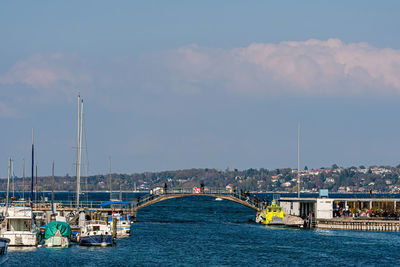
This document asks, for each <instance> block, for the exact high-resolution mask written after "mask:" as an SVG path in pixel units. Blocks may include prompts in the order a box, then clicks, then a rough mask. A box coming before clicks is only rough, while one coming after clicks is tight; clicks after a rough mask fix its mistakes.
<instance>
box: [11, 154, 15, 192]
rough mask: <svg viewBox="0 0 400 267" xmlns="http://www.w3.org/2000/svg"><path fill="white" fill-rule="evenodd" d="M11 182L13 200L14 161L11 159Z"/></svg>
mask: <svg viewBox="0 0 400 267" xmlns="http://www.w3.org/2000/svg"><path fill="white" fill-rule="evenodd" d="M10 163H11V179H12V180H11V182H12V191H13V194H12V196H13V198H14V197H15V176H14V161H13V160H12V159H11V161H10Z"/></svg>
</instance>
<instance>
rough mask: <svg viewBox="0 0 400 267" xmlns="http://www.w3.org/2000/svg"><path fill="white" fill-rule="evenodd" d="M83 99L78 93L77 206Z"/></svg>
mask: <svg viewBox="0 0 400 267" xmlns="http://www.w3.org/2000/svg"><path fill="white" fill-rule="evenodd" d="M82 113H83V101H81V96H80V95H78V142H77V153H76V206H77V207H79V194H80V192H81V134H82V130H81V127H82Z"/></svg>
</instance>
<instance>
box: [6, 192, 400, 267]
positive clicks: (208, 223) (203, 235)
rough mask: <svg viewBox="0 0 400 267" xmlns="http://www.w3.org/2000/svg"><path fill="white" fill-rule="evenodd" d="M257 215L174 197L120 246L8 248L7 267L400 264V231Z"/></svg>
mask: <svg viewBox="0 0 400 267" xmlns="http://www.w3.org/2000/svg"><path fill="white" fill-rule="evenodd" d="M99 198H103V195H99ZM104 199H107V194H104ZM251 219H254V211H253V210H251V209H248V208H246V207H243V206H241V205H239V204H236V203H233V202H229V201H226V200H223V201H215V200H214V199H213V198H207V197H200V196H198V197H187V198H179V199H171V200H167V201H164V202H160V203H157V204H154V205H152V206H149V207H146V208H143V209H141V210H139V211H138V217H137V223H135V224H134V225H133V226H132V236H131V237H130V238H124V239H118V240H117V246H115V247H108V248H96V247H93V248H92V247H80V246H72V247H70V248H66V249H54V248H52V249H51V248H33V249H30V250H20V249H10V250H9V261H8V265H9V266H34V265H39V266H118V265H126V266H133V265H135V266H163V265H167V266H187V265H192V266H249V265H253V266H267V265H268V266H288V265H290V266H306V265H307V266H321V265H324V266H338V265H345V266H396V265H399V266H400V242H399V241H400V233H391V232H357V231H334V230H329V231H328V230H299V229H289V228H282V227H265V226H263V225H258V224H255V223H251V222H249V220H251Z"/></svg>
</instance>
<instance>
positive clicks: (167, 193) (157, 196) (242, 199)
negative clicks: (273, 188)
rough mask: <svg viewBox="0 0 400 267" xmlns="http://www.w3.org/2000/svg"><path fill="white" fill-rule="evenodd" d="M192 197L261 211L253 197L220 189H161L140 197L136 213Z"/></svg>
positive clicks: (259, 205) (258, 203)
mask: <svg viewBox="0 0 400 267" xmlns="http://www.w3.org/2000/svg"><path fill="white" fill-rule="evenodd" d="M191 196H206V197H212V198H221V199H225V200H228V201H233V202H235V203H238V204H241V205H243V206H246V207H248V208H251V209H253V210H255V211H257V212H260V211H261V206H262V205H261V202H257V201H255V200H253V199H252V198H251V197H246V196H245V195H243V194H240V193H237V192H230V191H226V190H220V189H208V188H205V189H202V190H200V188H198V189H197V190H196V189H193V188H190V189H180V190H164V189H160V190H157V191H154V193H153V194H147V195H144V196H140V197H139V198H138V200H137V202H136V203H135V205H134V208H133V210H134V213H135V214H136V211H137V210H139V209H141V208H144V207H147V206H150V205H153V204H155V203H158V202H161V201H165V200H168V199H173V198H181V197H191Z"/></svg>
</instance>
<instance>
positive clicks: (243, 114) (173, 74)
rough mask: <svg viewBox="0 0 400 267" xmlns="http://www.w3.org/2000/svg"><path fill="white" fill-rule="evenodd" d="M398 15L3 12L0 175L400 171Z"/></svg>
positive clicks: (138, 7) (1, 8) (179, 9)
mask: <svg viewBox="0 0 400 267" xmlns="http://www.w3.org/2000/svg"><path fill="white" fill-rule="evenodd" d="M398 10H400V2H399V1H384V2H379V1H365V0H364V1H335V2H332V1H224V0H221V1H207V0H205V1H117V2H115V1H99V0H96V1H7V0H6V1H2V2H1V4H0V125H1V130H0V177H6V176H7V168H8V167H7V166H8V158H10V157H11V158H12V159H13V160H14V169H15V171H14V172H15V174H16V175H18V176H21V175H22V162H23V160H25V165H26V174H27V175H28V174H29V169H30V167H29V166H30V162H31V159H30V149H31V131H32V130H31V129H32V128H34V129H35V148H36V152H35V155H36V160H35V161H36V163H37V164H38V174H39V175H50V174H51V163H52V161H55V172H56V175H66V174H69V175H71V176H73V175H74V174H75V167H74V161H75V155H76V151H75V148H76V139H77V137H76V135H77V129H76V128H77V126H76V124H77V121H76V120H77V96H78V94H80V95H81V96H82V98H83V99H84V105H85V106H84V113H85V114H84V117H85V119H84V126H85V127H84V128H85V138H84V139H85V140H86V142H85V150H84V158H85V159H84V161H85V164H86V166H87V168H85V171H84V174H89V175H91V174H100V173H107V172H108V168H109V158H111V166H112V171H113V172H118V173H135V172H144V171H161V170H176V169H185V168H217V169H222V170H224V169H226V168H227V167H229V168H238V169H247V168H268V169H275V168H283V167H291V168H296V167H297V129H298V123H300V125H301V126H300V129H301V131H300V132H301V133H300V147H301V153H300V154H301V157H300V162H301V168H304V166H308V168H320V167H328V166H331V165H332V164H334V163H335V164H338V165H340V166H345V167H350V166H359V165H365V166H370V165H375V164H376V165H397V164H399V163H400V138H399V136H400V135H399V133H400V118H399V114H400V105H399V101H400V35H399V34H398V29H399V28H400V18H399V16H398Z"/></svg>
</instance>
